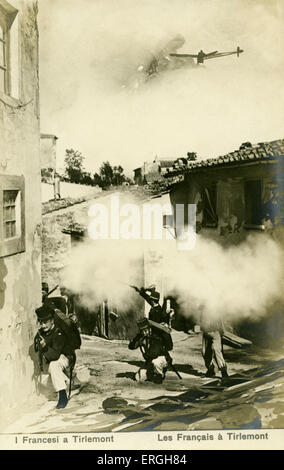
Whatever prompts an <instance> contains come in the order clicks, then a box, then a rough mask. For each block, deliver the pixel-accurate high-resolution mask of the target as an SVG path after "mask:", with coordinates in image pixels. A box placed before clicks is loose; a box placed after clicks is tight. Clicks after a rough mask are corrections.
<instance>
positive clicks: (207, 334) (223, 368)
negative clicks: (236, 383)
mask: <svg viewBox="0 0 284 470" xmlns="http://www.w3.org/2000/svg"><path fill="white" fill-rule="evenodd" d="M201 330H202V332H203V338H202V356H203V359H204V362H205V366H206V368H207V372H206V374H205V375H206V377H214V375H215V365H216V366H217V368H218V369H219V370H220V372H221V374H222V377H223V378H225V377H228V372H227V365H226V362H225V359H224V356H223V347H222V336H221V335H222V333H223V325H222V321H221V320H216V319H208V318H205V316H204V314H203V315H202V316H201Z"/></svg>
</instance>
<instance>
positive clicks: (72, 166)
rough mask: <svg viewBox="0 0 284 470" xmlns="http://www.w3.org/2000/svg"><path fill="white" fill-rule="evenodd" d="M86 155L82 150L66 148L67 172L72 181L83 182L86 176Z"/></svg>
mask: <svg viewBox="0 0 284 470" xmlns="http://www.w3.org/2000/svg"><path fill="white" fill-rule="evenodd" d="M83 160H84V157H83V155H82V154H81V152H78V150H73V149H66V152H65V159H64V163H65V172H66V176H67V178H68V179H69V181H70V182H71V183H81V182H82V179H83V177H84V166H83Z"/></svg>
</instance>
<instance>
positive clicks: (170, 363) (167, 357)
mask: <svg viewBox="0 0 284 470" xmlns="http://www.w3.org/2000/svg"><path fill="white" fill-rule="evenodd" d="M165 357H166V359H167V362H168V364H169V366H170V367H171V369H172V370H173V371H174V372H175V373H176V375H177V376H178V378H179V379H180V380H182V376H181V375H180V374H179V373H178V371H177V369H176V366H174V364H173V360H172V358H171V356H170V355H169V353H168V352H166V354H165Z"/></svg>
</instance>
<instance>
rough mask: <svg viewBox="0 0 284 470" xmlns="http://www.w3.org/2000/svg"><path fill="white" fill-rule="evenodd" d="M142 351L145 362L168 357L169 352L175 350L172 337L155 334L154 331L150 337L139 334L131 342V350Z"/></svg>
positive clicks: (164, 334)
mask: <svg viewBox="0 0 284 470" xmlns="http://www.w3.org/2000/svg"><path fill="white" fill-rule="evenodd" d="M139 347H140V349H141V352H142V355H143V357H144V359H145V361H152V360H153V359H156V357H159V356H166V357H167V356H168V355H169V351H171V350H172V349H173V342H172V338H171V335H169V334H167V333H163V332H159V333H158V334H155V333H154V332H153V331H152V333H151V334H150V335H149V336H148V335H147V336H145V335H144V334H143V333H142V332H139V333H138V335H137V336H135V338H134V339H133V340H132V341H130V343H129V345H128V348H129V349H132V350H133V349H137V348H139Z"/></svg>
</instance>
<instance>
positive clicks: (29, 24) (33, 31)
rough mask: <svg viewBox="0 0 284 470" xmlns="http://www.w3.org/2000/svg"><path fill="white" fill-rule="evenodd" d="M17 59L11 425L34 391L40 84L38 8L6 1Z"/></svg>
mask: <svg viewBox="0 0 284 470" xmlns="http://www.w3.org/2000/svg"><path fill="white" fill-rule="evenodd" d="M10 4H12V5H13V6H14V7H16V8H17V9H18V10H19V12H18V14H17V17H16V19H15V22H16V23H15V24H16V27H17V30H18V40H19V42H18V47H19V51H18V52H19V54H18V56H17V57H16V58H15V57H14V60H17V61H18V67H19V83H18V86H19V98H18V99H16V98H14V97H13V96H12V97H10V96H7V95H5V94H4V93H1V95H0V142H1V143H0V146H1V148H0V174H1V175H2V177H3V181H5V177H6V176H11V175H13V176H21V175H22V176H23V178H24V184H25V201H24V207H22V210H23V211H24V218H25V251H24V252H21V253H17V254H13V255H11V256H6V257H2V258H0V343H1V347H0V368H1V378H0V409H1V423H4V422H5V419H6V418H9V419H11V417H12V411H13V409H15V405H21V403H23V402H24V401H26V400H27V398H28V396H29V394H31V393H32V392H33V390H34V384H33V370H34V367H33V362H32V360H31V357H30V346H31V344H32V341H33V336H34V332H35V316H34V309H35V307H36V306H37V305H38V304H39V302H40V297H41V289H40V260H41V240H40V236H41V205H40V200H41V195H40V157H39V99H38V97H39V82H38V29H37V2H36V1H32V0H19V1H13V0H10Z"/></svg>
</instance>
